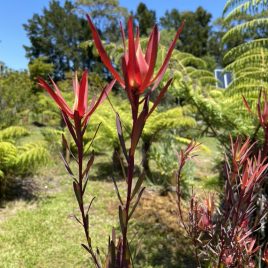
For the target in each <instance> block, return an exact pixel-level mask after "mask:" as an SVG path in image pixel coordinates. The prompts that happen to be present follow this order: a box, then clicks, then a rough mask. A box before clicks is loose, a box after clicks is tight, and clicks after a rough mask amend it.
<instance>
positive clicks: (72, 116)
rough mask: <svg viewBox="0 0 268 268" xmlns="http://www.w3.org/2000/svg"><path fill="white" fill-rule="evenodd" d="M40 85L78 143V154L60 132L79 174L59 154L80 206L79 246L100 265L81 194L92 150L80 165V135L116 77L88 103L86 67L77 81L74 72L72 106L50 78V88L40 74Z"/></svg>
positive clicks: (81, 148) (82, 153) (87, 174)
mask: <svg viewBox="0 0 268 268" xmlns="http://www.w3.org/2000/svg"><path fill="white" fill-rule="evenodd" d="M38 81H39V85H40V86H41V87H43V88H44V89H45V90H46V91H47V92H48V94H49V95H50V96H51V97H52V98H53V99H54V101H55V102H56V104H57V105H58V107H59V109H60V110H61V112H62V116H63V119H64V121H65V123H66V126H67V128H68V130H69V132H70V134H71V136H72V138H73V140H74V142H75V144H76V147H77V152H78V153H77V157H76V156H74V154H73V153H72V152H71V150H70V148H69V146H68V143H67V141H66V138H65V136H64V135H63V136H62V140H63V144H64V145H65V147H66V148H67V150H69V152H70V154H71V155H72V157H73V159H74V160H75V162H76V163H77V165H78V176H75V173H73V171H72V170H71V168H70V166H69V164H68V163H67V162H66V161H65V159H64V157H62V159H63V162H64V165H65V168H66V170H67V171H68V173H69V174H70V176H71V177H72V179H73V190H74V193H75V196H76V200H77V203H78V206H79V210H80V214H81V216H80V217H77V216H74V217H75V219H76V220H77V221H78V222H79V223H80V224H81V225H82V227H83V229H84V232H85V237H86V241H87V243H86V244H82V246H83V247H84V248H85V249H86V250H87V251H88V252H89V253H90V255H91V257H92V259H93V261H94V263H95V265H96V267H98V268H100V267H102V266H101V262H100V259H99V256H98V254H96V253H95V252H94V250H93V248H92V245H91V237H90V233H89V210H90V207H91V204H92V202H93V199H92V200H91V202H90V204H89V205H88V206H87V207H86V205H85V200H84V194H85V190H86V187H87V183H88V179H89V171H90V168H91V166H92V164H93V161H94V154H93V155H92V156H91V157H90V158H89V160H88V161H87V164H86V166H85V167H83V160H84V146H83V145H84V144H83V136H84V133H85V131H86V128H87V125H88V122H89V119H90V116H91V115H92V114H93V112H94V111H95V110H96V109H97V107H98V106H99V105H100V104H101V103H102V102H103V101H104V100H105V98H106V97H107V95H108V94H109V92H110V91H111V89H112V87H113V85H114V83H115V80H113V81H112V82H111V83H110V84H109V85H107V86H106V87H105V88H104V89H103V90H102V92H101V94H100V96H99V98H98V99H96V98H95V97H94V98H93V99H92V101H91V103H90V105H89V106H88V77H87V71H84V73H83V75H82V79H81V82H80V83H79V82H78V79H77V75H76V76H75V78H74V80H73V89H74V95H75V101H74V105H73V109H71V108H70V107H69V106H68V105H67V103H66V101H65V100H64V98H63V96H62V94H61V92H60V90H59V88H58V86H57V85H56V83H55V82H54V81H53V80H52V79H51V81H50V82H51V84H52V86H53V88H54V89H53V88H52V87H51V86H50V85H49V84H48V83H47V82H46V81H45V80H43V79H42V78H39V79H38Z"/></svg>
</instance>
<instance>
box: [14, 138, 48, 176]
mask: <svg viewBox="0 0 268 268" xmlns="http://www.w3.org/2000/svg"><path fill="white" fill-rule="evenodd" d="M48 160H49V152H48V150H47V149H46V148H45V147H44V145H43V144H40V143H28V144H25V145H23V146H20V147H19V155H18V158H17V163H16V164H17V167H18V168H19V170H20V171H21V172H27V171H33V170H34V169H36V168H37V167H38V166H40V165H43V164H45V163H47V162H48Z"/></svg>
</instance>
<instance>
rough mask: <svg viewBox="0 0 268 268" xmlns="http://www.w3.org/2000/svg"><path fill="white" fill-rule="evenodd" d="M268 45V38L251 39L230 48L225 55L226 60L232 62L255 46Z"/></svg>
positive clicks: (262, 46)
mask: <svg viewBox="0 0 268 268" xmlns="http://www.w3.org/2000/svg"><path fill="white" fill-rule="evenodd" d="M264 47H268V39H267V38H260V39H255V40H251V41H249V42H247V43H244V44H241V45H239V46H236V47H234V48H232V49H230V50H229V51H228V52H227V53H226V54H225V55H224V58H223V60H224V62H230V61H232V60H235V59H236V58H238V57H240V56H241V55H242V54H244V53H245V52H247V51H249V50H252V49H254V48H264Z"/></svg>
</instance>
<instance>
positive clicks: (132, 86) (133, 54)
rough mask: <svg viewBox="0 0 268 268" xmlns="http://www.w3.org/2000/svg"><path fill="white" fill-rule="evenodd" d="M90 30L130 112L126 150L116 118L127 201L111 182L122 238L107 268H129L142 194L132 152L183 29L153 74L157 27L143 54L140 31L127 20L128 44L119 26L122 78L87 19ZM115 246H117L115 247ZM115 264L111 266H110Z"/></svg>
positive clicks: (111, 252) (169, 82)
mask: <svg viewBox="0 0 268 268" xmlns="http://www.w3.org/2000/svg"><path fill="white" fill-rule="evenodd" d="M87 18H88V23H89V26H90V29H91V31H92V36H93V40H94V43H95V46H96V48H97V50H98V53H99V55H100V58H101V60H102V62H103V64H104V65H105V66H106V67H107V69H108V70H109V71H110V73H111V74H112V75H113V77H114V78H115V79H116V80H117V82H118V83H119V84H120V85H121V86H122V87H123V88H124V90H125V91H126V93H127V96H128V99H129V102H130V105H131V112H132V130H131V136H130V137H131V138H130V148H129V150H127V149H126V145H125V140H124V136H123V130H122V124H121V120H120V116H119V115H118V114H117V116H116V126H117V132H118V136H119V140H120V144H121V147H122V151H123V153H124V156H125V160H126V163H127V175H126V178H125V180H126V184H127V193H126V199H125V200H123V198H122V197H121V194H120V192H119V190H118V187H117V185H116V181H115V180H114V184H115V189H116V191H117V195H118V198H119V202H120V205H119V220H120V227H121V233H122V236H121V237H119V239H118V242H117V243H116V241H115V240H114V239H112V241H110V255H109V256H108V261H107V267H119V268H127V267H131V266H132V264H131V254H130V252H129V243H128V226H129V221H130V219H131V217H132V215H133V213H134V211H135V209H136V208H137V205H138V203H139V200H140V198H141V196H142V193H143V191H144V189H145V188H144V187H142V183H143V180H144V176H143V175H141V176H140V177H139V178H138V180H137V182H136V184H135V185H133V184H134V181H133V178H134V166H135V151H136V147H137V145H138V142H139V139H140V137H141V134H142V131H143V128H144V126H145V123H146V120H147V119H148V117H149V116H150V115H151V113H152V112H153V111H154V110H155V109H156V107H157V106H158V104H159V103H160V101H161V100H162V98H163V97H164V95H165V93H166V91H167V89H168V87H169V86H170V84H171V82H172V79H169V80H168V82H167V83H166V85H165V86H164V87H163V88H162V89H161V91H160V93H159V94H158V96H157V98H156V99H155V101H154V103H153V105H152V107H151V108H149V101H150V98H151V94H152V92H153V91H154V90H155V89H156V88H157V87H158V86H159V84H160V82H161V80H162V78H163V76H164V74H165V72H166V69H167V67H168V64H169V60H170V58H171V54H172V51H173V50H174V48H175V45H176V41H177V39H178V38H179V35H180V33H181V31H182V29H183V24H182V26H181V27H180V28H179V29H178V31H177V33H176V35H175V37H174V39H173V41H172V43H171V45H170V47H169V49H168V52H167V55H166V58H165V59H164V62H163V64H162V66H161V67H160V69H159V70H158V71H157V72H156V74H155V75H154V73H155V65H156V60H157V52H158V43H159V31H158V27H157V25H155V26H154V28H153V30H152V33H151V35H150V37H149V41H148V44H147V48H146V52H145V54H144V53H143V51H142V48H141V45H140V37H139V27H137V28H136V33H135V32H134V27H133V19H132V18H129V20H128V25H127V29H128V40H126V37H125V33H124V31H123V27H122V25H121V33H122V39H123V45H124V53H123V55H122V64H121V69H122V75H121V74H120V73H119V72H118V71H117V70H116V69H115V68H114V66H113V64H112V62H111V60H110V59H109V57H108V55H107V53H106V51H105V49H104V47H103V45H102V41H101V39H100V36H99V34H98V31H97V29H96V27H95V26H94V24H93V22H92V20H91V18H90V17H89V16H87ZM115 245H116V246H115ZM113 261H114V264H113Z"/></svg>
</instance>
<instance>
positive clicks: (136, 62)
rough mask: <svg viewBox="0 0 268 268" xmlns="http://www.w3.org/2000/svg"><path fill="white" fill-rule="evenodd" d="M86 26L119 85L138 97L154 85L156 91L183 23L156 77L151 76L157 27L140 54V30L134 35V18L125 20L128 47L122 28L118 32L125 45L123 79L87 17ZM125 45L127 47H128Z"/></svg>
mask: <svg viewBox="0 0 268 268" xmlns="http://www.w3.org/2000/svg"><path fill="white" fill-rule="evenodd" d="M87 18H88V22H89V26H90V28H91V31H92V35H93V39H94V42H95V45H96V48H97V50H98V52H99V55H100V57H101V60H102V62H103V63H104V65H105V66H106V67H107V69H108V70H109V71H110V72H111V74H112V75H113V76H114V78H115V79H116V80H117V81H118V82H119V83H120V84H121V86H122V87H123V88H124V89H126V90H127V91H131V92H132V93H133V94H136V95H140V94H142V93H143V92H144V91H145V89H147V88H148V87H149V86H151V85H153V89H155V88H156V87H157V86H158V85H159V83H160V82H161V79H162V78H163V76H164V74H165V71H166V69H167V66H168V63H169V60H170V57H171V54H172V51H173V50H174V48H175V45H176V41H177V39H178V38H179V35H180V33H181V31H182V29H183V26H184V23H183V24H182V26H181V27H180V28H179V29H178V31H177V33H176V35H175V37H174V39H173V41H172V43H171V45H170V47H169V50H168V52H167V55H166V58H165V60H164V62H163V64H162V66H161V68H160V69H159V70H158V72H157V74H156V75H155V76H154V69H155V63H156V59H157V51H158V43H159V32H158V28H157V26H156V25H155V26H154V28H153V30H152V33H151V35H150V37H149V42H148V44H147V48H146V52H145V54H144V53H143V51H142V49H141V45H140V37H139V28H138V27H137V30H136V35H135V33H134V29H133V19H132V17H130V18H129V20H128V44H127V45H126V40H125V39H126V38H125V33H124V31H123V27H122V25H121V33H122V38H123V44H124V54H123V57H122V70H123V78H122V77H121V75H120V74H119V73H118V72H117V71H116V70H115V69H114V67H113V65H112V63H111V61H110V59H109V57H108V55H107V53H106V51H105V49H104V47H103V45H102V42H101V39H100V36H99V34H98V32H97V29H96V27H95V26H94V24H93V22H92V20H91V19H90V17H89V16H87ZM127 46H128V47H127Z"/></svg>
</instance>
